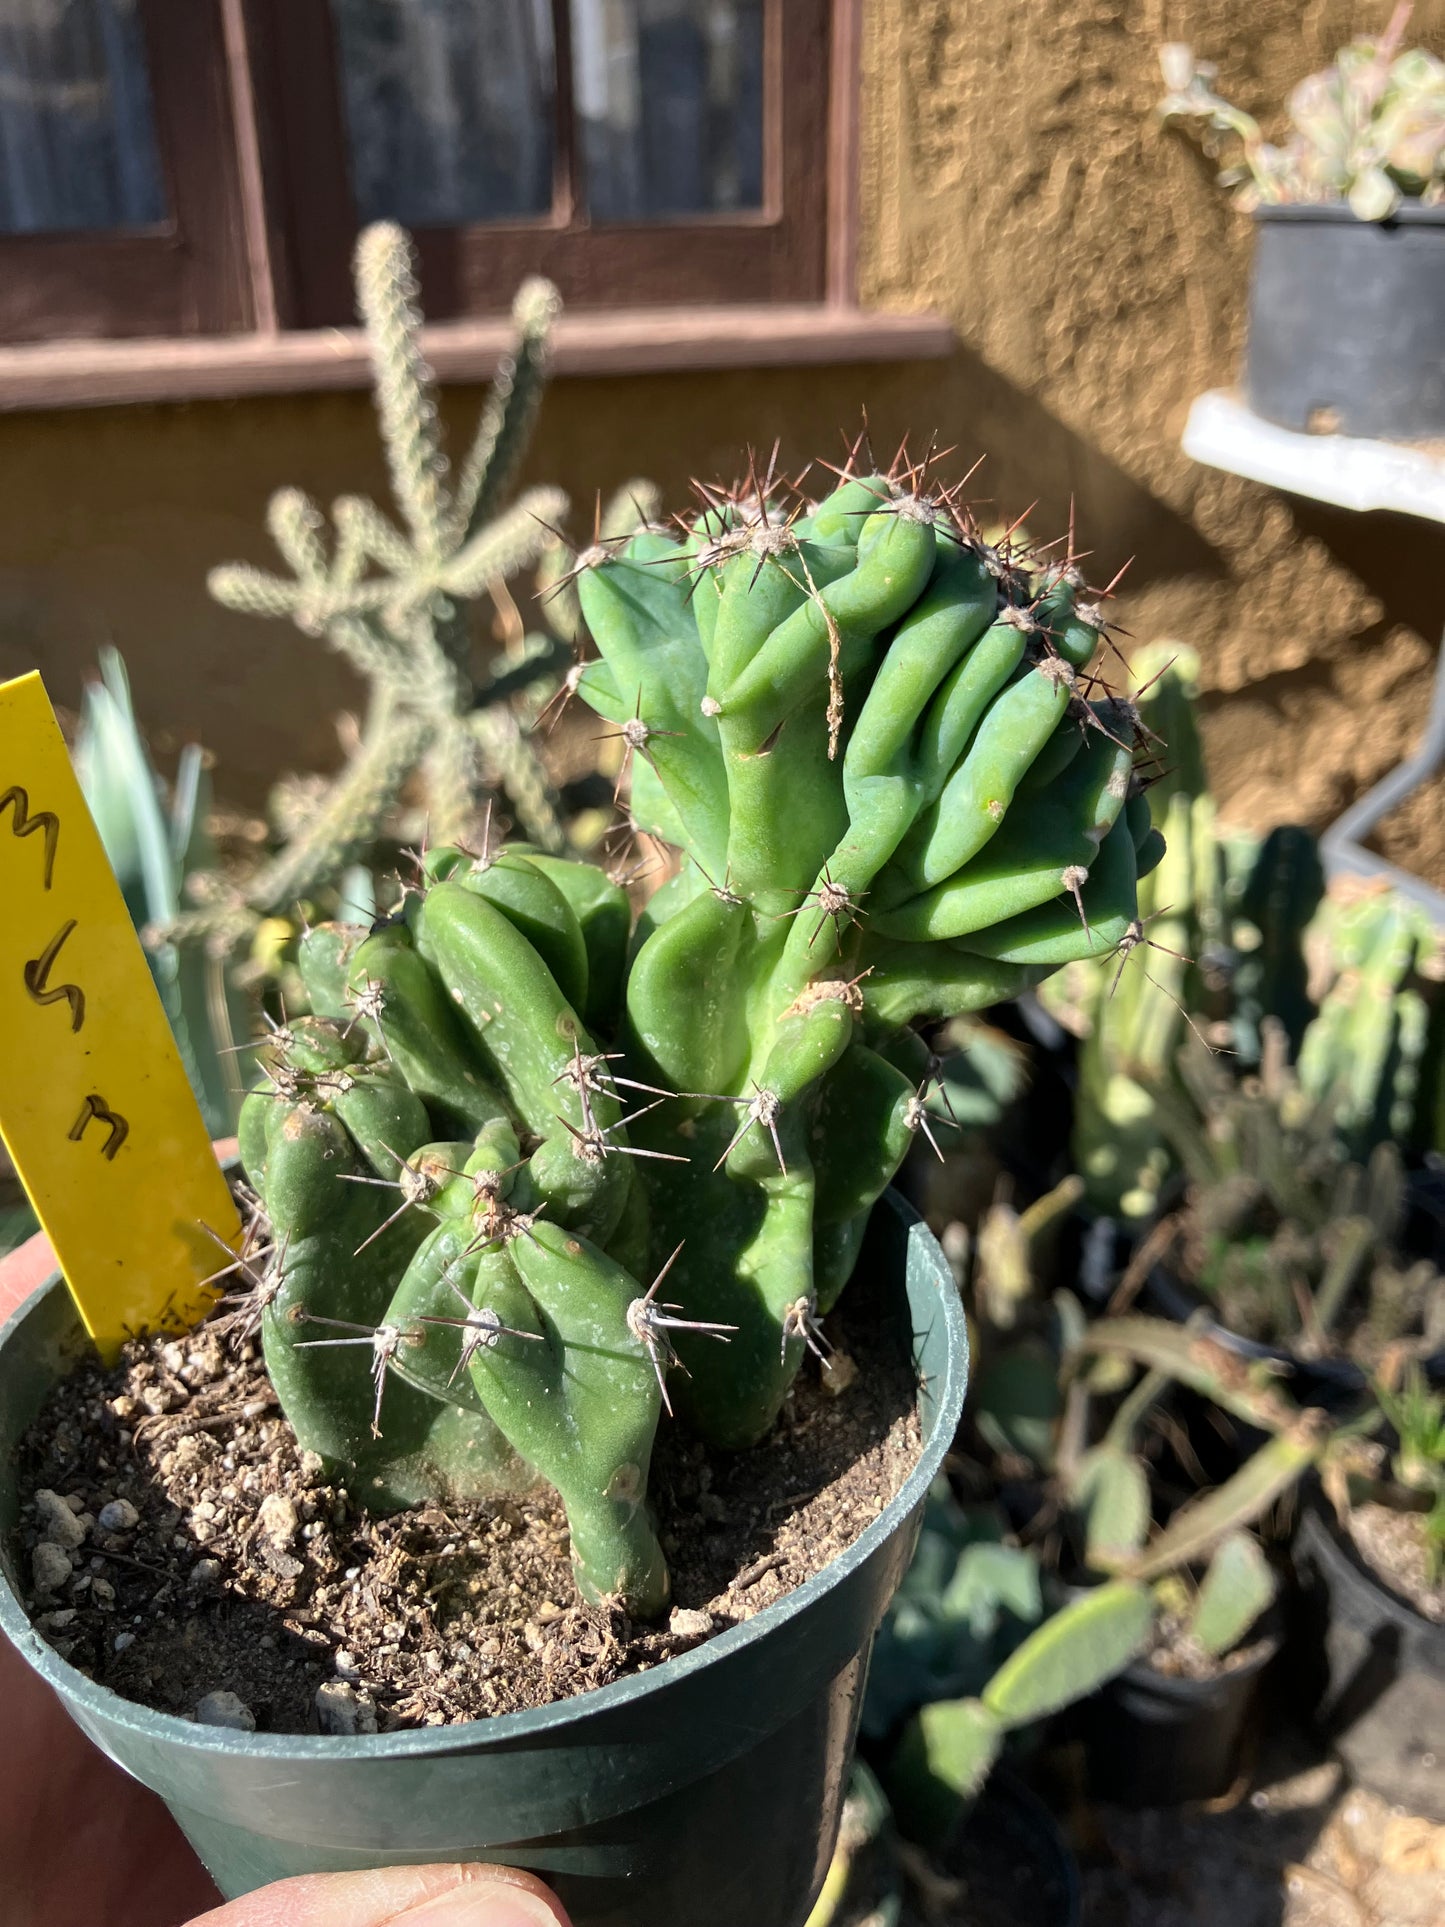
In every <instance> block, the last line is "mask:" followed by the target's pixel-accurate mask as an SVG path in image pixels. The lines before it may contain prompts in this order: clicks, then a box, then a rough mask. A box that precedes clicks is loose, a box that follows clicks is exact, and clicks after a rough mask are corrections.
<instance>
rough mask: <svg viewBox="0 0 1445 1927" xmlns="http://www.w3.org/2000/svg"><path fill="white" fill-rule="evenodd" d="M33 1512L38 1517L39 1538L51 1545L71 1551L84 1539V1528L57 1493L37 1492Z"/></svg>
mask: <svg viewBox="0 0 1445 1927" xmlns="http://www.w3.org/2000/svg"><path fill="white" fill-rule="evenodd" d="M35 1510H36V1512H37V1513H38V1514H39V1517H40V1536H41V1538H42V1539H48V1540H49V1541H50V1543H51V1544H52V1545H54V1546H64V1547H65V1548H66V1549H67V1550H73V1549H74V1547H76V1546H78V1545H79V1544H80V1542H81V1541H82V1540H83V1539H84V1537H85V1527H84V1526H83V1525H82V1524H81V1523H80V1521H79V1519H77V1518H76V1516H75V1514H74V1513H73V1512H72V1511H71V1509H70V1507H69V1506H68V1505H67V1504H66V1502H65V1500H64V1499H62V1498H61V1496H60V1494H59V1493H58V1492H49V1491H45V1490H43V1489H42V1490H41V1491H39V1492H37V1493H36V1495H35Z"/></svg>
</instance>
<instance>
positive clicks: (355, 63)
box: [270, 0, 853, 327]
mask: <svg viewBox="0 0 1445 1927" xmlns="http://www.w3.org/2000/svg"><path fill="white" fill-rule="evenodd" d="M852 4H853V0H848V5H849V6H850V7H851V5H852ZM843 11H844V8H843V7H842V6H840V5H839V4H838V0H272V4H271V7H270V19H271V27H272V34H271V46H272V54H273V59H274V81H275V101H276V107H277V113H278V116H279V119H278V125H277V128H276V133H275V139H274V141H273V148H274V152H275V154H276V156H277V159H278V162H279V165H280V171H282V172H284V176H285V179H284V181H283V182H282V183H281V184H280V192H281V195H282V198H283V199H284V202H285V205H286V207H287V210H288V214H287V218H286V222H285V226H286V230H287V233H288V236H289V239H290V243H291V262H292V283H291V288H292V298H293V302H294V318H295V322H296V324H297V325H299V326H302V327H318V326H323V325H326V324H328V323H330V324H339V323H342V322H344V321H345V320H347V319H348V318H349V316H350V313H351V295H350V287H349V281H348V265H349V260H350V253H351V237H352V236H353V235H354V234H355V232H356V229H357V227H358V225H359V224H361V223H363V222H365V221H367V220H371V219H374V218H376V217H377V216H381V215H390V216H393V217H394V218H396V219H397V220H400V221H403V222H405V223H406V225H407V226H409V227H410V228H411V229H412V230H413V232H414V233H415V235H416V238H417V243H418V247H419V250H420V253H421V262H422V271H421V272H422V288H423V293H424V299H425V305H426V309H427V312H428V314H429V315H430V316H432V317H433V318H436V319H442V318H444V317H448V316H459V315H468V314H486V313H499V312H502V311H504V310H505V309H506V307H507V306H508V304H509V302H510V300H511V294H512V290H513V289H514V288H515V286H516V284H517V282H518V281H519V280H520V279H521V277H522V276H523V275H524V274H527V273H533V272H536V273H542V274H548V275H550V276H551V277H552V279H553V280H554V281H556V283H557V284H558V286H559V287H560V289H561V291H562V295H563V298H564V300H565V301H566V302H567V304H568V306H569V308H572V309H579V308H581V309H587V308H594V309H595V308H616V307H647V306H667V305H678V304H684V303H694V302H723V303H741V302H768V301H821V300H822V299H823V297H824V293H825V276H826V252H827V227H828V193H829V182H828V173H829V167H828V139H829V59H828V50H829V46H830V41H831V37H832V33H833V25H834V17H835V15H837V14H841V13H842V12H843ZM320 75H329V76H330V77H331V78H330V81H329V84H327V85H320V84H318V76H320ZM784 75H786V76H787V84H786V85H784V84H783V77H784Z"/></svg>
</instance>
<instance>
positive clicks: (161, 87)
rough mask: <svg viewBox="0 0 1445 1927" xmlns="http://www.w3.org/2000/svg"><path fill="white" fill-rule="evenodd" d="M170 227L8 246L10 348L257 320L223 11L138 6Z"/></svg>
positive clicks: (183, 5)
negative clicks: (33, 341) (242, 243)
mask: <svg viewBox="0 0 1445 1927" xmlns="http://www.w3.org/2000/svg"><path fill="white" fill-rule="evenodd" d="M139 18H140V24H141V29H142V32H143V34H144V37H145V45H146V56H147V60H148V62H149V66H150V73H151V91H152V98H153V101H154V108H155V131H156V145H157V149H158V152H159V158H160V165H161V174H162V179H163V182H164V186H165V190H166V200H167V205H168V206H169V208H170V210H171V215H170V219H169V220H167V221H164V222H161V223H158V224H157V225H155V226H154V227H144V228H125V229H116V230H114V231H108V232H102V233H84V232H76V231H66V232H63V233H57V234H19V235H6V236H5V237H4V238H3V239H0V341H14V340H23V339H26V338H28V337H33V336H35V335H37V334H41V335H43V336H44V337H46V338H49V339H55V338H63V337H66V336H88V335H96V334H102V335H105V336H108V337H115V336H124V335H190V334H222V333H235V332H238V331H240V330H241V329H243V328H246V327H249V326H250V325H251V323H252V321H253V318H254V308H253V305H252V300H251V285H250V277H249V275H248V274H247V272H246V264H245V260H244V257H243V255H242V253H241V251H240V249H239V248H238V247H237V239H238V237H239V236H240V234H241V233H242V231H243V217H242V206H241V181H240V175H239V170H238V168H237V167H236V165H235V143H234V140H233V139H232V138H231V96H230V88H229V84H228V66H227V59H226V49H225V45H224V41H223V38H222V31H221V29H222V20H221V15H220V13H219V12H218V11H217V10H216V9H215V8H213V7H210V6H207V5H197V4H196V0H140V4H139Z"/></svg>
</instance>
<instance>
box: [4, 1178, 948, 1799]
mask: <svg viewBox="0 0 1445 1927" xmlns="http://www.w3.org/2000/svg"><path fill="white" fill-rule="evenodd" d="M880 1202H886V1203H887V1205H888V1206H889V1208H890V1209H891V1210H892V1211H893V1212H894V1213H895V1214H896V1216H897V1218H898V1220H899V1222H900V1225H901V1228H902V1230H903V1234H904V1239H905V1241H906V1240H908V1239H910V1238H911V1237H912V1236H913V1233H914V1231H915V1230H918V1229H921V1230H922V1231H923V1232H924V1234H925V1235H926V1236H928V1237H930V1238H931V1236H932V1234H931V1233H929V1232H928V1228H927V1226H926V1224H925V1223H924V1220H923V1219H922V1217H921V1216H920V1215H919V1214H918V1213H917V1212H916V1211H915V1210H914V1209H913V1207H912V1206H911V1205H910V1204H908V1203H907V1201H906V1200H905V1199H903V1198H902V1197H901V1196H900V1195H899V1194H898V1193H897V1192H896V1191H894V1190H892V1189H891V1188H890V1189H889V1190H888V1191H886V1192H885V1193H884V1195H883V1199H882V1200H880ZM939 1265H940V1271H939V1276H940V1279H941V1278H942V1277H943V1276H944V1275H946V1274H947V1265H946V1262H945V1261H944V1260H943V1259H942V1255H941V1253H940V1258H939ZM902 1271H903V1268H902V1266H900V1267H899V1274H900V1282H901V1278H902ZM66 1289H67V1288H66V1285H65V1281H64V1279H63V1277H62V1276H61V1274H60V1272H59V1271H58V1270H56V1271H54V1272H52V1273H51V1275H50V1277H49V1278H48V1279H46V1281H45V1282H44V1283H43V1284H42V1285H39V1286H37V1288H36V1289H35V1290H34V1291H33V1292H31V1293H30V1295H29V1296H28V1297H27V1298H25V1299H24V1300H22V1302H21V1303H20V1304H19V1305H18V1306H17V1307H16V1309H15V1311H14V1312H12V1313H11V1315H10V1317H9V1318H8V1319H7V1320H6V1321H5V1322H4V1324H3V1325H0V1352H3V1351H4V1349H5V1347H6V1345H7V1344H8V1343H10V1341H11V1340H12V1339H13V1337H14V1336H15V1334H16V1332H17V1331H18V1329H19V1327H20V1325H21V1324H22V1323H23V1322H24V1321H25V1319H27V1318H28V1317H30V1316H32V1315H33V1314H34V1312H35V1310H36V1309H37V1307H38V1306H39V1305H40V1303H41V1302H42V1300H43V1299H45V1298H46V1297H47V1296H48V1295H49V1294H51V1293H53V1292H56V1291H60V1292H64V1291H66ZM939 1301H940V1310H941V1313H942V1317H943V1321H944V1325H945V1328H946V1330H947V1335H948V1338H949V1340H950V1342H949V1344H948V1345H947V1347H946V1361H947V1362H946V1366H945V1370H944V1373H943V1375H942V1380H941V1383H939V1384H938V1386H937V1390H936V1395H935V1401H934V1419H933V1426H932V1430H931V1432H930V1433H929V1435H928V1437H926V1438H925V1440H924V1442H923V1449H922V1450H921V1452H920V1453H919V1455H918V1459H917V1462H916V1463H915V1465H914V1466H913V1469H912V1470H911V1471H910V1472H909V1474H908V1477H907V1478H906V1479H905V1480H904V1481H903V1484H902V1485H901V1486H900V1487H899V1488H898V1490H897V1492H895V1493H894V1495H893V1497H892V1498H891V1499H890V1500H889V1501H888V1503H887V1505H886V1506H885V1507H884V1508H883V1510H882V1511H881V1512H880V1513H879V1515H878V1517H877V1518H876V1519H874V1520H873V1521H872V1523H871V1524H870V1525H868V1526H865V1527H864V1529H863V1531H862V1532H861V1533H860V1534H859V1535H858V1537H857V1538H856V1539H855V1540H854V1542H853V1544H852V1545H851V1546H849V1547H848V1549H847V1551H846V1552H842V1553H840V1554H839V1555H838V1557H837V1558H836V1559H833V1560H831V1561H830V1562H829V1563H828V1564H827V1565H826V1566H825V1567H824V1568H823V1570H822V1571H821V1572H818V1573H814V1575H813V1576H812V1578H811V1579H807V1580H805V1581H804V1582H803V1584H802V1585H801V1586H798V1587H796V1588H795V1589H794V1590H793V1591H792V1592H790V1593H788V1594H787V1595H786V1596H785V1597H784V1598H782V1599H779V1600H777V1601H775V1602H774V1604H773V1605H771V1606H765V1607H764V1608H763V1609H762V1611H761V1612H758V1613H755V1614H754V1615H753V1617H752V1618H751V1619H746V1620H743V1621H742V1622H741V1623H740V1624H738V1625H736V1626H729V1627H728V1628H727V1629H726V1630H725V1631H723V1632H721V1633H715V1634H714V1635H713V1636H712V1637H711V1638H709V1639H706V1640H704V1641H703V1642H702V1643H701V1644H700V1645H698V1646H694V1647H693V1648H692V1649H691V1650H690V1651H688V1652H686V1653H680V1654H678V1655H676V1657H674V1658H672V1659H668V1660H664V1661H663V1662H662V1664H661V1665H660V1666H654V1667H650V1668H649V1669H648V1670H647V1671H645V1672H642V1673H634V1674H631V1675H629V1676H628V1677H627V1678H625V1679H619V1680H613V1681H612V1682H611V1684H610V1685H607V1686H598V1687H594V1688H593V1689H592V1690H591V1691H590V1692H586V1693H576V1694H573V1695H572V1696H571V1697H570V1698H569V1699H564V1700H556V1701H553V1702H552V1703H551V1704H550V1705H547V1706H536V1707H529V1708H526V1709H524V1710H523V1711H521V1712H516V1713H500V1714H496V1715H494V1716H493V1717H491V1718H488V1719H481V1720H466V1721H461V1722H458V1723H456V1724H453V1725H450V1726H429V1727H417V1728H412V1729H410V1730H407V1731H402V1732H395V1733H377V1734H359V1735H356V1736H353V1737H338V1736H333V1735H330V1734H310V1733H241V1732H236V1731H234V1730H233V1729H231V1728H229V1727H220V1726H214V1727H213V1726H206V1725H201V1724H200V1723H198V1722H194V1721H191V1720H187V1719H184V1718H182V1717H181V1716H180V1715H179V1714H177V1713H163V1712H160V1711H158V1710H156V1709H154V1708H151V1707H148V1706H143V1705H141V1704H140V1703H139V1702H137V1701H135V1700H129V1699H126V1698H124V1697H123V1696H122V1695H121V1694H119V1693H117V1692H115V1691H114V1690H113V1689H112V1688H111V1687H109V1686H102V1685H101V1684H100V1683H99V1682H98V1681H96V1680H92V1679H90V1678H88V1677H87V1676H86V1675H85V1674H84V1673H82V1672H80V1671H79V1670H78V1669H77V1668H76V1667H74V1666H72V1665H71V1664H70V1663H69V1661H68V1660H64V1659H62V1658H61V1657H60V1655H59V1654H58V1653H56V1652H55V1651H54V1649H53V1648H52V1647H51V1646H50V1645H49V1643H48V1642H47V1641H46V1640H45V1639H43V1638H42V1637H41V1635H40V1634H39V1633H37V1632H36V1631H35V1628H34V1626H33V1625H32V1623H31V1620H30V1616H29V1614H28V1613H27V1612H26V1611H25V1609H24V1607H23V1606H22V1605H21V1603H20V1599H19V1597H18V1595H17V1593H16V1592H15V1589H14V1588H13V1587H12V1585H11V1584H10V1581H9V1578H8V1576H7V1575H6V1573H5V1572H4V1569H3V1567H0V1633H3V1634H4V1635H5V1636H6V1637H7V1638H8V1639H9V1640H10V1642H11V1644H12V1645H14V1646H15V1648H16V1649H17V1651H18V1652H19V1653H20V1655H21V1657H22V1658H23V1659H24V1660H25V1661H26V1663H27V1664H28V1665H30V1666H31V1667H32V1668H33V1669H34V1670H35V1672H37V1673H38V1674H39V1675H40V1677H41V1678H42V1679H44V1680H45V1682H46V1684H47V1685H49V1686H51V1687H52V1688H53V1689H54V1690H55V1691H56V1692H57V1693H58V1694H59V1696H60V1698H61V1700H62V1701H63V1702H64V1703H66V1704H67V1706H74V1707H78V1708H79V1709H81V1710H82V1711H84V1712H86V1713H88V1714H90V1715H92V1716H93V1717H95V1718H96V1719H98V1720H100V1721H102V1722H104V1723H105V1724H107V1725H109V1726H110V1727H112V1728H114V1727H123V1728H125V1729H127V1730H129V1731H130V1732H133V1733H135V1734H137V1735H138V1736H141V1737H145V1738H149V1739H152V1740H165V1741H169V1742H170V1743H172V1744H176V1745H183V1746H186V1747H188V1748H194V1749H197V1750H199V1751H202V1752H209V1753H217V1754H224V1755H226V1756H228V1757H229V1758H231V1759H235V1758H237V1757H241V1758H248V1759H254V1760H258V1761H271V1762H274V1763H277V1764H279V1763H281V1762H283V1761H288V1760H294V1761H297V1762H301V1761H306V1760H318V1761H321V1760H325V1761H332V1762H335V1761H337V1760H340V1759H343V1758H344V1759H349V1760H358V1761H361V1760H366V1759H398V1758H427V1757H432V1756H440V1755H446V1754H451V1753H470V1752H476V1751H478V1750H479V1748H480V1747H481V1746H483V1745H485V1746H487V1747H489V1748H490V1747H491V1746H494V1745H495V1746H497V1747H503V1748H504V1747H506V1746H507V1744H508V1743H509V1742H516V1741H520V1740H531V1739H535V1738H536V1737H538V1736H540V1735H543V1734H549V1733H553V1732H555V1731H557V1730H558V1729H560V1728H563V1727H566V1726H568V1725H570V1724H571V1723H573V1722H574V1721H577V1720H579V1719H585V1718H587V1717H589V1716H590V1715H592V1714H601V1713H605V1712H607V1711H610V1710H612V1709H614V1708H617V1707H621V1706H624V1705H628V1704H630V1703H632V1702H635V1701H640V1700H644V1699H648V1698H650V1697H652V1696H653V1695H655V1694H658V1693H661V1692H664V1691H666V1689H667V1688H668V1687H669V1686H670V1685H672V1684H673V1683H674V1682H675V1681H677V1680H679V1679H683V1678H686V1677H688V1676H689V1675H691V1674H693V1673H697V1672H701V1671H702V1670H704V1669H705V1668H707V1667H709V1666H715V1665H718V1664H721V1663H722V1661H724V1660H725V1659H727V1658H728V1657H729V1656H730V1655H731V1654H733V1653H734V1652H736V1651H737V1650H738V1649H739V1648H741V1647H743V1646H746V1645H748V1644H749V1643H751V1642H752V1641H753V1640H755V1639H760V1638H763V1637H764V1636H766V1635H767V1634H768V1633H769V1632H771V1631H772V1630H773V1629H774V1628H775V1627H777V1626H781V1625H783V1624H785V1623H786V1622H787V1621H788V1620H790V1619H794V1618H796V1617H797V1616H798V1615H799V1614H801V1613H805V1612H807V1611H808V1610H809V1609H810V1608H811V1607H812V1606H813V1605H815V1604H816V1603H817V1602H819V1601H820V1600H821V1599H823V1598H824V1597H825V1596H826V1595H827V1594H828V1593H830V1592H831V1591H832V1590H833V1589H834V1588H835V1587H836V1586H838V1585H840V1584H841V1583H842V1582H843V1581H844V1580H845V1579H846V1578H847V1577H848V1576H849V1575H850V1574H851V1573H852V1572H854V1571H855V1570H856V1569H857V1568H858V1567H860V1566H861V1565H863V1564H864V1563H865V1561H867V1560H868V1559H869V1558H871V1557H872V1555H873V1554H874V1553H875V1552H876V1551H878V1550H879V1548H880V1547H881V1546H882V1545H884V1544H885V1543H886V1542H887V1540H889V1539H890V1538H892V1536H893V1535H894V1533H895V1532H897V1531H898V1530H899V1529H900V1527H902V1526H903V1525H904V1524H905V1523H906V1521H907V1519H908V1517H909V1515H910V1514H911V1513H912V1512H913V1510H914V1509H915V1507H917V1506H921V1505H922V1503H923V1500H924V1498H925V1496H926V1495H927V1492H928V1488H929V1486H930V1485H931V1484H932V1482H933V1480H934V1479H935V1478H936V1477H937V1476H938V1471H939V1468H940V1466H941V1465H942V1462H943V1458H944V1454H945V1453H946V1452H947V1450H948V1448H949V1446H950V1445H951V1444H952V1442H953V1435H954V1432H955V1431H956V1429H957V1426H958V1420H959V1416H960V1414H961V1412H962V1410H963V1400H964V1394H965V1392H966V1390H967V1386H968V1360H969V1345H968V1329H967V1323H966V1320H965V1317H964V1311H963V1301H962V1298H961V1297H960V1296H959V1294H958V1292H957V1291H956V1290H954V1291H947V1290H940V1292H939Z"/></svg>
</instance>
